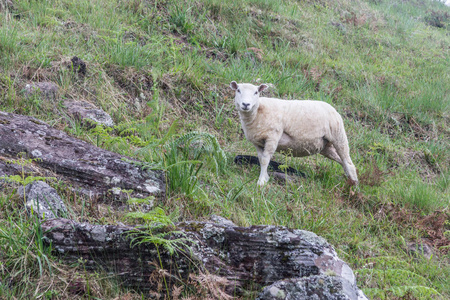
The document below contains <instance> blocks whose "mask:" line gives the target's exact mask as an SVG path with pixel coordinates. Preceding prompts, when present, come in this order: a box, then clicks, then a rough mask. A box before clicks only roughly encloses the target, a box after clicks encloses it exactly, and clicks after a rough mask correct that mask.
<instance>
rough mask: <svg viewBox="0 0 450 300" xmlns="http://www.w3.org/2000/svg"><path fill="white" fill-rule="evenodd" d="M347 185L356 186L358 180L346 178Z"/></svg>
mask: <svg viewBox="0 0 450 300" xmlns="http://www.w3.org/2000/svg"><path fill="white" fill-rule="evenodd" d="M347 184H348V185H354V186H357V185H358V180H353V179H350V178H347Z"/></svg>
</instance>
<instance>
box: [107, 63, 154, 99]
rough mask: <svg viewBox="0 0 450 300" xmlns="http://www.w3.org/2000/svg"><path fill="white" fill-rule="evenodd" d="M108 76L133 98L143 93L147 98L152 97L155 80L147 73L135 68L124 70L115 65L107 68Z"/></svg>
mask: <svg viewBox="0 0 450 300" xmlns="http://www.w3.org/2000/svg"><path fill="white" fill-rule="evenodd" d="M106 74H108V76H110V77H112V78H113V79H114V83H115V84H116V85H117V86H118V87H119V88H120V89H122V90H124V91H125V92H126V93H127V94H128V95H129V96H131V97H133V98H134V97H139V96H140V95H141V93H143V94H144V96H146V97H147V98H148V97H150V96H151V90H152V87H153V84H154V83H153V78H152V77H151V76H150V75H149V74H148V73H145V72H141V71H137V70H135V69H134V68H130V67H127V68H122V67H117V66H115V65H112V64H111V65H108V66H107V67H106Z"/></svg>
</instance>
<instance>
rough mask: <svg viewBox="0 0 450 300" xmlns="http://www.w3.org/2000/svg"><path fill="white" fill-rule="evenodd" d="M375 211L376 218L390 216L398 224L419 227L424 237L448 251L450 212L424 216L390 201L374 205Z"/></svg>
mask: <svg viewBox="0 0 450 300" xmlns="http://www.w3.org/2000/svg"><path fill="white" fill-rule="evenodd" d="M356 197H358V196H357V195H356ZM373 213H374V217H375V218H376V219H384V218H388V219H389V220H390V221H392V222H395V223H397V224H402V225H404V226H407V227H413V228H416V229H418V230H419V231H421V232H422V233H423V238H425V240H426V241H427V242H428V243H429V244H430V245H431V246H433V247H434V248H435V249H436V250H437V251H438V252H440V253H442V254H446V253H448V251H449V249H450V247H449V246H450V240H449V238H448V236H446V235H445V234H444V233H445V232H446V231H449V230H450V224H449V223H448V222H449V221H450V214H449V213H448V212H445V211H435V212H433V213H432V214H430V215H428V216H422V215H421V214H420V213H419V212H412V211H410V210H408V209H406V208H404V207H400V206H399V205H395V204H392V203H388V204H381V205H379V206H377V207H374V208H373Z"/></svg>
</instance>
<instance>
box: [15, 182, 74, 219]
mask: <svg viewBox="0 0 450 300" xmlns="http://www.w3.org/2000/svg"><path fill="white" fill-rule="evenodd" d="M18 193H19V195H20V196H21V197H24V198H25V199H26V208H27V211H28V213H29V214H33V215H37V216H38V218H39V219H40V220H45V219H54V218H58V217H64V216H67V208H66V206H65V205H64V202H63V201H62V199H61V197H59V195H58V193H57V192H56V190H55V189H54V188H52V187H51V186H49V185H48V184H47V183H45V182H43V181H35V182H32V183H30V184H28V185H27V186H25V188H23V187H20V188H19V190H18Z"/></svg>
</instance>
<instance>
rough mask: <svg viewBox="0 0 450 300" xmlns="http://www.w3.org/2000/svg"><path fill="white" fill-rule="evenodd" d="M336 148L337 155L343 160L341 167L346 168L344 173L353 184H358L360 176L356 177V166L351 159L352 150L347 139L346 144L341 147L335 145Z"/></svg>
mask: <svg viewBox="0 0 450 300" xmlns="http://www.w3.org/2000/svg"><path fill="white" fill-rule="evenodd" d="M334 148H335V149H336V152H337V154H338V155H339V157H340V158H341V160H342V163H341V165H342V167H343V168H344V172H345V174H346V175H347V177H348V178H349V179H350V180H351V182H352V184H354V185H356V184H358V176H357V175H356V168H355V165H354V164H353V162H352V159H351V158H350V149H349V148H348V142H347V139H345V142H343V143H342V144H341V145H338V144H336V145H334Z"/></svg>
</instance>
